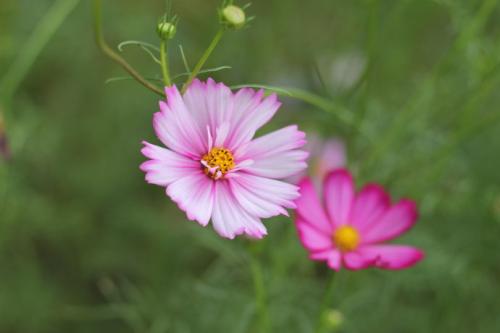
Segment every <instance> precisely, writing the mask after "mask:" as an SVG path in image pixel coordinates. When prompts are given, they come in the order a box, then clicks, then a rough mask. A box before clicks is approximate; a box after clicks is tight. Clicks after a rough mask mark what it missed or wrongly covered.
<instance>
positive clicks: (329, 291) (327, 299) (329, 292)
mask: <svg viewBox="0 0 500 333" xmlns="http://www.w3.org/2000/svg"><path fill="white" fill-rule="evenodd" d="M337 274H338V272H334V271H332V272H331V276H330V278H329V280H328V284H327V287H326V291H325V294H324V295H323V301H322V302H321V307H320V310H319V315H318V318H317V319H316V327H315V329H314V333H322V332H323V331H324V329H325V317H326V315H327V313H328V310H329V308H330V305H331V302H332V298H333V292H334V290H335V281H336V276H337Z"/></svg>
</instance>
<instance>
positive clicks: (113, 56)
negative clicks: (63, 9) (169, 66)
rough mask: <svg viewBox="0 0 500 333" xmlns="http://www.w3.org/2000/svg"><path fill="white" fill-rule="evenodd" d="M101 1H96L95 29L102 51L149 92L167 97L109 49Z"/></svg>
mask: <svg viewBox="0 0 500 333" xmlns="http://www.w3.org/2000/svg"><path fill="white" fill-rule="evenodd" d="M101 7H102V6H101V0H94V29H95V38H96V42H97V45H98V46H99V48H100V49H101V51H102V52H103V53H104V54H105V55H107V56H108V57H109V58H110V59H111V60H113V61H114V62H116V63H118V64H119V65H120V66H122V67H123V69H125V70H126V71H127V72H128V73H129V74H130V75H131V76H132V77H133V78H134V79H135V80H136V81H138V82H139V83H141V84H142V85H143V86H144V87H146V88H148V89H149V90H151V91H153V92H155V93H157V94H158V95H161V96H165V93H164V92H163V91H162V90H161V89H160V88H159V87H157V86H156V85H154V84H152V83H150V82H149V81H147V80H146V79H145V78H144V77H142V75H141V74H139V72H137V71H136V70H135V69H134V68H133V67H132V66H131V65H130V64H129V63H128V62H127V61H126V60H125V59H123V58H122V57H121V56H120V55H119V54H118V53H116V52H115V51H113V49H112V48H111V47H109V45H108V43H106V40H105V39H104V35H103V33H102V19H101V18H102V10H101Z"/></svg>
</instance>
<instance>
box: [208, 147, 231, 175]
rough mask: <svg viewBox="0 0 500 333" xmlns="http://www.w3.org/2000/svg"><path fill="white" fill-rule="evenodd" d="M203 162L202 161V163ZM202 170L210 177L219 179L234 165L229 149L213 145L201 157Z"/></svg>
mask: <svg viewBox="0 0 500 333" xmlns="http://www.w3.org/2000/svg"><path fill="white" fill-rule="evenodd" d="M203 162H204V163H203ZM202 164H203V166H204V169H203V171H204V172H205V174H206V175H207V176H209V177H210V178H212V179H219V178H221V177H222V176H224V175H225V174H226V173H228V172H229V170H231V169H232V168H234V167H235V164H234V157H233V154H232V153H231V151H229V150H228V149H225V148H218V147H214V148H212V149H211V150H210V152H209V153H208V154H205V155H204V156H203V158H202Z"/></svg>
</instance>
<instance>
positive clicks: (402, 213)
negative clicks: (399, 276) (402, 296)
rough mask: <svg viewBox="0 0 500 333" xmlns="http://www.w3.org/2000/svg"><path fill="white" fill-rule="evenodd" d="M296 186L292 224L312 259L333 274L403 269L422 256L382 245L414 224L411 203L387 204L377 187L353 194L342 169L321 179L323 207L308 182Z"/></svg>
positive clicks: (348, 176) (408, 249) (413, 250)
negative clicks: (330, 270)
mask: <svg viewBox="0 0 500 333" xmlns="http://www.w3.org/2000/svg"><path fill="white" fill-rule="evenodd" d="M299 187H300V193H301V197H300V198H299V199H298V200H297V201H296V203H297V216H296V220H295V225H296V227H297V230H298V234H299V238H300V241H301V242H302V244H303V245H304V247H305V248H306V249H307V250H308V251H309V253H310V258H311V259H312V260H322V261H326V262H327V264H328V266H329V267H330V268H332V269H334V270H339V269H340V268H341V267H342V266H343V267H345V268H347V269H351V270H358V269H363V268H368V267H370V266H375V267H379V268H384V269H403V268H407V267H410V266H413V265H414V264H416V263H417V262H419V261H420V260H421V259H422V258H423V256H424V254H423V252H422V251H420V250H419V249H416V248H413V247H410V246H405V245H389V244H384V243H385V242H386V241H389V240H392V239H393V238H396V237H397V236H399V235H401V234H403V233H404V232H406V231H408V230H409V229H410V228H411V227H412V226H413V224H414V223H415V222H416V220H417V216H418V213H417V207H416V205H415V203H414V202H412V201H410V200H407V199H402V200H400V201H399V202H398V203H395V204H391V199H390V197H389V195H388V194H386V193H385V191H384V189H383V188H382V187H381V186H379V185H376V184H368V185H366V186H365V187H363V188H362V189H361V191H359V192H358V193H355V189H354V184H353V179H352V176H351V174H350V173H349V172H348V171H347V170H345V169H337V170H335V171H332V172H330V173H329V174H328V175H327V177H326V178H325V181H324V184H323V191H324V199H325V200H324V203H322V202H321V201H320V200H319V199H318V195H317V192H316V190H315V189H314V185H313V183H312V181H311V179H310V178H305V179H304V180H302V181H301V182H300V184H299Z"/></svg>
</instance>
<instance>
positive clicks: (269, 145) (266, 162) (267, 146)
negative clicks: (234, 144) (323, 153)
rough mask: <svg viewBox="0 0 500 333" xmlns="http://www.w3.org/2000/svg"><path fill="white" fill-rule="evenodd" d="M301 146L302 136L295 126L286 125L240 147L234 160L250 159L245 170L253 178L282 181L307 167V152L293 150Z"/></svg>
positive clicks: (303, 141) (303, 136)
mask: <svg viewBox="0 0 500 333" xmlns="http://www.w3.org/2000/svg"><path fill="white" fill-rule="evenodd" d="M305 143H306V140H305V133H304V132H301V131H299V130H298V129H297V126H288V127H285V128H282V129H280V130H277V131H274V132H271V133H269V134H267V135H264V136H261V137H260V138H258V139H255V140H252V141H250V142H248V143H247V144H245V145H243V146H241V147H240V148H239V149H238V150H237V151H236V152H235V157H236V158H239V159H251V160H253V161H254V163H253V164H252V165H251V166H249V167H247V168H245V170H247V171H248V172H250V173H252V174H254V175H258V176H262V177H269V178H286V177H290V176H292V175H294V174H296V173H298V172H300V171H302V170H304V169H305V168H307V164H306V162H305V160H306V159H307V156H308V153H307V152H305V151H299V150H296V149H297V148H300V147H302V146H304V144H305Z"/></svg>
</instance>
